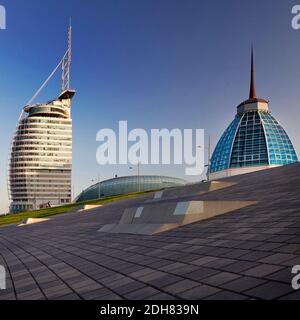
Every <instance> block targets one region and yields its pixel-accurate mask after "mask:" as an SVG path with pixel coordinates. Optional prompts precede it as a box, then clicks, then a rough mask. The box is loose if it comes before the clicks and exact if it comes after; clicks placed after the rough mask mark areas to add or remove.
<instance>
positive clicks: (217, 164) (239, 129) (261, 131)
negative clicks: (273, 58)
mask: <svg viewBox="0 0 300 320" xmlns="http://www.w3.org/2000/svg"><path fill="white" fill-rule="evenodd" d="M268 104H269V102H268V101H267V100H264V99H260V98H258V97H257V96H256V90H255V82H254V63H253V51H252V53H251V84H250V94H249V99H248V100H246V101H244V102H242V103H241V104H240V105H239V106H238V107H237V114H236V116H235V118H234V120H233V121H232V122H231V124H230V125H229V127H228V128H227V129H226V130H225V132H224V134H223V135H222V137H221V139H220V141H219V142H218V144H217V146H216V148H215V151H214V153H213V156H212V159H211V165H210V177H211V179H220V178H224V177H228V176H233V175H238V174H243V173H249V172H253V171H258V170H263V169H267V168H271V167H275V166H283V165H287V164H291V163H294V162H297V161H298V158H297V154H296V152H295V149H294V147H293V144H292V142H291V140H290V139H289V137H288V135H287V133H286V132H285V130H284V129H283V127H282V126H281V125H280V124H279V122H278V121H277V120H276V119H275V118H274V117H273V116H272V115H271V112H270V110H269V105H268Z"/></svg>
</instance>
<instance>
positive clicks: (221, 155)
mask: <svg viewBox="0 0 300 320" xmlns="http://www.w3.org/2000/svg"><path fill="white" fill-rule="evenodd" d="M240 121H241V117H240V116H236V117H235V119H234V120H233V121H232V122H231V124H230V125H229V127H228V128H227V129H226V131H225V132H224V134H223V135H222V137H221V139H220V141H219V142H218V144H217V146H216V148H215V151H214V153H213V156H212V159H211V165H210V172H211V173H214V172H217V171H221V170H225V169H228V168H229V165H230V155H231V148H232V144H233V140H234V137H235V134H236V131H237V127H238V125H239V123H240Z"/></svg>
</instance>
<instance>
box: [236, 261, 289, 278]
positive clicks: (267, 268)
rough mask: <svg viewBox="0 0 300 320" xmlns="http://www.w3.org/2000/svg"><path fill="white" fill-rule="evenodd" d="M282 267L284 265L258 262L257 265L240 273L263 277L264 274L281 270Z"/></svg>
mask: <svg viewBox="0 0 300 320" xmlns="http://www.w3.org/2000/svg"><path fill="white" fill-rule="evenodd" d="M283 268H284V267H282V266H275V265H270V264H260V265H259V266H257V267H254V268H251V269H249V270H246V271H244V272H242V273H243V274H244V275H247V276H253V277H260V278H263V277H265V276H268V275H269V274H272V273H275V272H276V271H279V270H282V269H283Z"/></svg>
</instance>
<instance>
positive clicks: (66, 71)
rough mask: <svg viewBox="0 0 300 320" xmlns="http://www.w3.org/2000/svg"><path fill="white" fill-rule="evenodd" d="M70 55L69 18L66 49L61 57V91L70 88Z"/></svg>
mask: <svg viewBox="0 0 300 320" xmlns="http://www.w3.org/2000/svg"><path fill="white" fill-rule="evenodd" d="M71 57H72V22H71V18H70V25H69V34H68V51H67V54H66V55H65V56H64V57H63V59H62V83H61V92H65V91H68V90H70V87H71V86H70V81H71V72H70V70H71Z"/></svg>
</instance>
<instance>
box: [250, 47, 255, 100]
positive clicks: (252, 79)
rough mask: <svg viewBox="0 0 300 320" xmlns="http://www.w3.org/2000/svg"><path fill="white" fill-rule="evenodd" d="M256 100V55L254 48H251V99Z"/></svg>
mask: <svg viewBox="0 0 300 320" xmlns="http://www.w3.org/2000/svg"><path fill="white" fill-rule="evenodd" d="M255 98H256V88H255V78H254V54H253V46H252V47H251V82H250V93H249V99H255Z"/></svg>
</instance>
